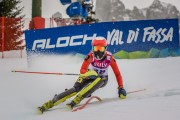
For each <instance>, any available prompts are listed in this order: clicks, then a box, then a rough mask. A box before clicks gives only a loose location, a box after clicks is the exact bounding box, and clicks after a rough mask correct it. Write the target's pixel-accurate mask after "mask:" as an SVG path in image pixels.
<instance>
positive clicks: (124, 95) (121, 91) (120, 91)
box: [118, 87, 127, 99]
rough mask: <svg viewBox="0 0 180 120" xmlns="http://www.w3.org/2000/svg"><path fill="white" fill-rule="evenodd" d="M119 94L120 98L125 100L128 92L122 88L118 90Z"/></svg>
mask: <svg viewBox="0 0 180 120" xmlns="http://www.w3.org/2000/svg"><path fill="white" fill-rule="evenodd" d="M118 94H119V98H121V99H125V98H126V95H127V94H126V90H125V89H124V88H123V87H121V88H118Z"/></svg>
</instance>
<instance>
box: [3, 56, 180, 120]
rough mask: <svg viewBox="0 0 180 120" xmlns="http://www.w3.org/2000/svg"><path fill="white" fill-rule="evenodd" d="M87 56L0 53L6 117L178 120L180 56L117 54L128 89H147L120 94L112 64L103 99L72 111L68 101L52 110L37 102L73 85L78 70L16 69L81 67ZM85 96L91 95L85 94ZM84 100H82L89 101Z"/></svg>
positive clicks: (5, 119)
mask: <svg viewBox="0 0 180 120" xmlns="http://www.w3.org/2000/svg"><path fill="white" fill-rule="evenodd" d="M82 61H83V59H81V58H78V57H72V56H50V57H49V56H45V57H42V58H40V59H36V60H34V61H33V62H32V63H31V65H30V66H28V64H27V59H26V57H25V56H24V57H23V58H10V57H6V58H5V59H1V58H0V95H1V99H0V104H1V105H0V106H1V107H0V114H1V115H0V119H1V120H58V119H59V120H100V119H101V120H118V119H119V120H179V118H180V114H179V113H180V57H168V58H158V59H136V60H117V62H118V65H119V68H120V70H121V73H122V76H123V80H124V86H125V89H126V90H127V91H133V90H139V89H144V88H145V89H147V90H146V91H142V92H138V93H133V94H129V95H128V96H127V99H125V100H120V99H118V98H117V96H118V94H117V83H116V79H115V76H114V74H113V72H112V69H109V82H108V84H107V86H106V87H105V88H102V89H99V91H96V92H95V93H94V95H96V96H99V97H101V98H102V99H104V102H102V103H100V102H96V103H94V104H89V105H88V106H87V107H86V108H85V109H83V110H80V111H77V112H70V111H67V109H66V107H65V104H66V103H67V102H69V101H70V100H67V101H66V102H65V103H63V104H60V105H59V106H56V107H55V108H54V109H55V110H53V111H49V112H46V113H44V114H43V115H38V114H36V107H38V106H40V105H42V104H43V103H44V102H46V101H47V100H49V99H51V98H52V97H53V96H54V94H56V93H60V92H62V91H64V89H65V88H70V87H72V85H73V84H74V82H75V81H76V79H77V76H59V75H40V74H24V73H12V72H11V70H28V71H43V72H63V73H79V68H80V66H81V63H82ZM84 101H86V100H84ZM84 101H82V103H83V102H84Z"/></svg>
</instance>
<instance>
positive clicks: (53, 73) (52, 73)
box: [11, 70, 79, 75]
mask: <svg viewBox="0 0 180 120" xmlns="http://www.w3.org/2000/svg"><path fill="white" fill-rule="evenodd" d="M11 72H14V73H16V72H18V73H29V74H51V75H79V74H73V73H55V72H31V71H20V70H12V71H11Z"/></svg>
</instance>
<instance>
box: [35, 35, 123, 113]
mask: <svg viewBox="0 0 180 120" xmlns="http://www.w3.org/2000/svg"><path fill="white" fill-rule="evenodd" d="M109 66H111V67H112V70H113V71H114V74H115V76H116V80H117V83H118V95H119V98H121V99H125V98H126V91H125V89H124V87H123V81H122V76H121V73H120V70H119V68H118V66H117V63H116V60H115V58H114V57H113V56H112V54H111V53H110V52H109V51H107V40H106V39H105V38H104V37H96V38H95V39H93V40H92V51H91V52H90V53H89V54H88V55H87V56H86V58H85V59H84V61H83V63H82V66H81V69H80V76H79V77H78V79H77V81H76V82H75V84H74V86H73V87H72V88H70V89H67V90H65V91H64V92H62V93H60V94H58V95H55V96H54V98H53V99H52V100H49V101H48V102H46V103H44V104H43V105H42V106H41V107H38V110H39V111H40V112H41V113H43V112H44V111H47V110H48V109H50V108H52V107H53V106H56V105H59V104H60V103H62V102H64V101H65V100H66V99H68V98H71V97H72V96H75V95H76V97H75V98H74V99H73V100H72V101H71V102H70V103H68V104H67V106H68V108H69V109H73V107H74V106H75V105H77V104H79V103H80V102H81V101H82V100H83V99H84V98H87V97H90V96H91V94H92V93H93V92H94V91H96V90H97V89H99V88H102V87H104V86H105V85H106V84H107V82H108V68H109Z"/></svg>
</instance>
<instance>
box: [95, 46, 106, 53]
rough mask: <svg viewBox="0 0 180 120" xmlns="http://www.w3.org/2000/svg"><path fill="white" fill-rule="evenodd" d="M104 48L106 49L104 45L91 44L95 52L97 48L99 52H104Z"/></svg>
mask: <svg viewBox="0 0 180 120" xmlns="http://www.w3.org/2000/svg"><path fill="white" fill-rule="evenodd" d="M105 49H106V47H104V46H93V51H95V52H97V51H98V50H99V51H100V52H104V51H105Z"/></svg>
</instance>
